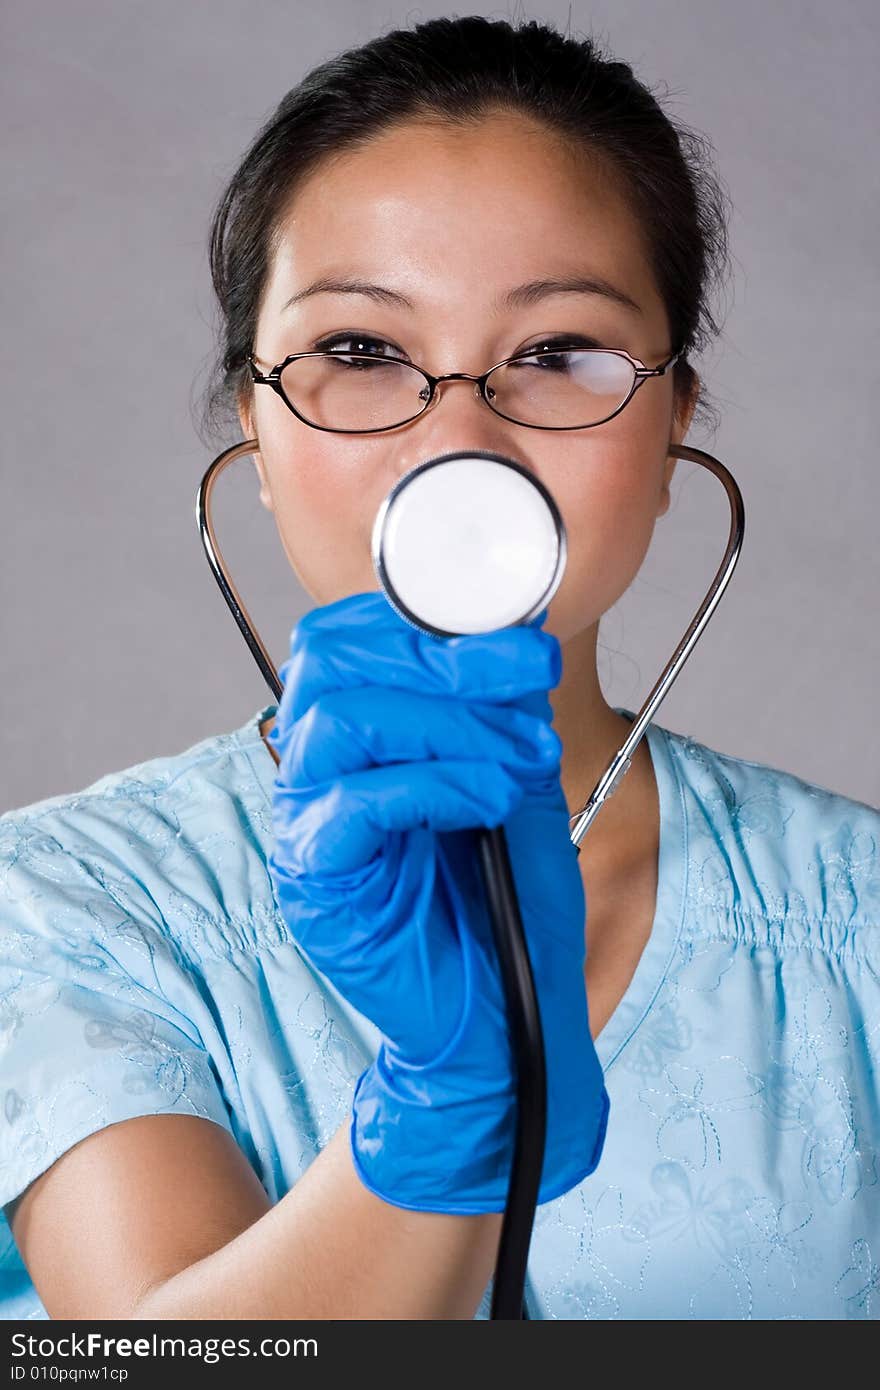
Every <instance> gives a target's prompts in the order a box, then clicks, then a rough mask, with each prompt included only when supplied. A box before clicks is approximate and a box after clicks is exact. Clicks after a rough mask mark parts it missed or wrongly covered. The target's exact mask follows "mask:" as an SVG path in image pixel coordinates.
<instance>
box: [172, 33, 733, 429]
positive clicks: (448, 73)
mask: <svg viewBox="0 0 880 1390" xmlns="http://www.w3.org/2000/svg"><path fill="white" fill-rule="evenodd" d="M499 108H500V109H502V110H507V111H515V112H520V113H523V114H524V115H526V116H528V117H531V118H533V119H537V120H538V121H539V122H544V124H545V125H546V126H547V127H548V128H549V129H550V130H551V131H554V132H557V133H559V134H561V135H562V136H563V137H565V138H568V139H570V140H574V141H575V142H579V143H580V144H581V145H582V146H584V147H586V149H587V150H588V151H589V152H590V153H591V154H592V155H594V156H598V157H599V158H603V159H604V160H605V161H607V164H608V165H610V167H611V168H612V170H614V172H615V173H616V175H617V179H618V184H619V186H620V187H621V189H622V191H623V194H624V196H625V197H626V198H627V200H628V203H629V206H630V207H631V208H632V210H633V212H634V214H635V216H636V218H637V220H638V222H639V224H640V226H641V228H642V230H643V235H644V236H645V241H646V246H647V250H648V255H649V258H650V261H651V264H652V268H653V272H654V276H655V280H656V284H657V286H658V290H659V293H660V296H661V298H662V300H663V302H664V304H665V306H666V312H667V317H668V320H669V326H670V330H671V335H672V347H674V346H675V345H678V346H680V347H683V349H684V353H683V356H682V357H681V358H680V359H679V361H678V362H677V363H676V365H675V368H674V369H673V370H674V383H675V390H676V395H677V398H678V399H679V400H680V399H682V398H687V397H689V396H690V395H691V394H692V392H693V390H694V389H695V387H696V384H697V374H696V372H695V371H694V369H693V367H691V365H690V363H689V362H688V361H687V356H688V355H689V354H691V353H693V352H699V351H701V350H702V348H703V347H704V346H705V344H706V343H707V342H708V341H709V340H710V339H711V338H713V337H715V336H717V335H718V334H719V333H720V331H721V330H720V327H719V325H718V324H717V323H716V321H715V319H714V318H713V316H712V312H711V310H710V308H709V304H708V296H709V291H710V289H711V288H712V287H713V286H714V284H715V283H716V282H721V281H722V280H723V278H724V276H725V274H726V271H727V269H728V265H727V257H728V244H727V223H726V212H727V203H728V197H727V194H726V192H725V191H724V190H723V187H722V185H721V182H720V180H719V179H718V177H717V175H716V173H715V171H714V168H713V165H712V160H711V158H710V155H709V150H710V148H711V146H710V142H709V141H708V140H707V139H706V137H704V136H701V135H698V134H696V133H694V132H693V131H691V130H689V129H688V128H687V127H684V126H682V125H680V124H679V125H675V124H673V122H672V121H671V120H670V118H669V117H668V116H667V115H666V113H665V112H664V111H663V110H662V109H661V107H660V105H659V104H658V102H657V100H656V99H655V97H654V96H653V94H652V93H651V92H650V91H649V90H648V89H647V88H646V87H645V86H643V85H642V83H641V82H639V81H638V80H637V79H636V77H635V76H634V74H633V71H632V68H631V67H629V66H628V64H626V63H619V62H615V61H613V60H610V59H608V58H606V57H603V56H601V55H600V52H599V49H598V47H597V44H596V42H595V40H594V39H593V38H592V37H590V38H583V39H574V38H571V37H568V36H566V35H563V34H561V33H559V32H558V31H557V30H556V29H554V28H552V27H550V26H549V25H547V24H543V23H539V22H537V21H535V20H529V21H528V22H525V23H522V24H519V25H517V26H516V27H514V26H512V25H511V24H510V23H508V22H507V21H506V20H496V19H486V18H484V17H483V16H480V15H468V16H465V17H457V16H456V17H454V18H446V19H432V20H428V21H427V22H425V23H423V24H417V25H416V26H415V27H414V28H412V29H395V30H394V31H393V32H391V33H388V34H385V35H382V36H380V37H378V38H375V39H372V40H371V41H370V42H368V43H366V44H363V45H362V46H361V47H359V48H352V49H349V50H347V51H346V52H344V53H341V54H339V55H338V56H337V57H334V58H331V59H329V60H328V61H327V62H324V63H321V64H320V65H319V66H318V67H315V68H313V69H312V71H311V72H309V73H308V74H307V75H306V76H305V77H304V78H303V80H302V81H301V82H300V83H299V84H298V85H297V86H296V87H293V88H292V89H291V90H290V91H289V92H288V93H287V95H286V96H285V97H283V99H282V100H281V102H280V103H279V105H278V106H277V108H276V110H275V111H274V112H273V114H272V116H271V117H270V118H269V120H268V122H267V123H266V124H265V125H264V126H263V128H262V129H261V130H260V131H259V133H258V134H257V136H256V138H255V139H254V141H253V143H252V144H251V146H250V149H249V150H248V151H247V153H246V154H245V156H244V158H243V159H242V161H241V163H240V164H239V166H238V168H237V169H236V171H235V173H234V174H233V176H232V178H231V180H230V182H229V184H228V185H227V187H226V189H225V191H224V192H223V194H222V196H221V198H220V201H219V203H218V204H217V207H216V209H215V212H214V215H213V219H212V223H211V231H210V242H209V256H210V267H211V279H212V282H213V285H214V291H215V294H216V296H217V301H218V304H219V307H220V313H221V319H222V322H221V342H220V347H219V353H218V356H217V358H216V361H215V362H214V364H213V369H212V370H213V375H212V379H211V381H210V382H209V383H208V386H207V388H206V390H205V391H204V392H203V395H202V411H201V420H200V423H199V433H200V435H201V436H202V437H203V438H205V437H206V436H207V438H212V439H214V440H217V441H220V440H221V438H222V436H223V432H224V430H225V428H226V427H227V425H228V424H232V425H233V426H234V428H235V431H236V433H235V438H239V437H240V428H239V421H238V417H237V414H236V406H237V403H238V402H239V401H240V400H244V401H248V400H250V392H251V391H252V390H253V383H252V382H251V379H250V375H249V372H248V368H247V364H246V360H245V359H246V354H247V353H248V352H250V351H252V349H253V342H254V337H255V334H256V325H257V318H258V312H259V305H260V300H261V295H262V292H263V288H264V286H265V282H266V277H267V274H268V271H269V267H270V263H271V256H272V253H273V249H274V244H275V237H276V236H277V233H278V230H279V225H280V223H281V221H282V219H283V217H284V214H285V212H286V211H287V209H288V207H289V204H290V201H291V199H292V198H293V196H294V195H295V192H296V188H297V186H298V185H299V184H300V182H301V181H302V180H303V179H304V178H305V177H306V176H307V175H308V174H309V173H310V172H311V171H312V170H313V169H314V168H315V167H316V166H317V165H318V164H320V162H321V161H322V160H324V159H327V158H329V157H331V156H333V155H336V154H339V153H340V152H342V151H344V150H348V149H351V148H353V147H355V146H356V145H358V144H359V143H365V142H368V141H369V140H370V139H371V138H372V137H374V136H375V135H377V134H378V133H379V132H380V131H382V130H383V129H387V128H389V127H391V126H393V125H395V124H399V123H402V122H404V121H405V120H406V119H407V118H410V117H412V118H422V119H425V118H427V119H434V120H436V119H439V120H441V121H443V122H447V123H449V124H450V125H456V124H464V123H466V122H474V121H476V120H479V119H480V118H481V117H483V116H485V115H487V114H489V113H490V112H492V111H495V110H497V109H499ZM672 347H671V348H670V350H672ZM694 419H695V420H699V421H700V423H703V424H708V425H710V426H711V427H712V428H713V429H717V427H718V416H717V410H716V409H715V407H714V406H712V405H710V404H709V403H708V400H707V392H706V391H705V388H703V386H702V383H700V392H699V396H698V399H697V404H696V409H695V414H694ZM206 442H207V439H206ZM225 442H227V443H229V442H232V441H231V440H226V441H225Z"/></svg>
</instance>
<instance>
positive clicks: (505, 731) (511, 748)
mask: <svg viewBox="0 0 880 1390" xmlns="http://www.w3.org/2000/svg"><path fill="white" fill-rule="evenodd" d="M545 703H546V707H547V710H546V712H547V713H548V714H551V715H552V711H551V710H550V703H549V701H548V700H546V697H545ZM561 754H562V741H561V739H560V738H559V735H558V734H557V733H556V732H555V730H554V729H553V728H551V726H550V723H549V722H548V719H547V718H546V717H545V718H540V717H538V716H537V715H534V714H530V713H528V712H526V711H525V710H522V709H519V708H518V707H516V706H515V705H490V704H480V705H474V704H470V705H465V704H463V703H461V702H460V701H458V700H452V699H440V698H438V697H437V696H429V695H422V694H419V693H417V692H414V691H410V690H396V689H395V690H389V689H387V688H384V687H380V686H375V685H363V686H357V687H353V688H352V689H348V690H334V691H331V692H330V693H329V694H327V695H322V696H321V697H320V698H319V699H318V700H316V701H315V703H314V704H313V705H312V706H311V707H310V708H309V709H308V710H307V711H306V713H305V714H304V715H303V716H302V718H301V719H298V720H297V721H296V723H295V724H294V725H293V727H292V728H291V730H290V733H289V737H288V739H287V741H286V744H285V746H284V750H283V754H282V755H281V760H280V766H279V772H278V778H277V780H278V781H279V782H281V783H283V785H284V786H285V787H287V788H298V787H303V786H315V785H316V784H318V783H321V782H329V781H332V780H333V779H334V778H337V777H340V776H344V775H345V774H346V773H350V772H356V771H360V770H362V769H364V768H368V767H375V766H376V765H377V764H384V763H418V762H425V761H430V760H435V759H440V760H444V761H445V760H448V759H454V758H464V759H485V760H487V761H488V760H490V759H491V760H495V761H497V762H503V763H506V764H508V765H509V766H510V767H512V768H515V769H519V770H522V771H526V772H528V771H531V770H533V769H534V768H535V767H536V766H537V767H541V768H548V767H551V766H554V765H555V764H557V763H558V762H559V760H560V757H561Z"/></svg>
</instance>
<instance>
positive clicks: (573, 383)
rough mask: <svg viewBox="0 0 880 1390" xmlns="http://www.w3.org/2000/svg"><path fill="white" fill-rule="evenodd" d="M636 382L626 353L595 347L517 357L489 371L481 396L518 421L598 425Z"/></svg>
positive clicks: (562, 426)
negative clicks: (483, 394)
mask: <svg viewBox="0 0 880 1390" xmlns="http://www.w3.org/2000/svg"><path fill="white" fill-rule="evenodd" d="M634 380H635V369H634V367H633V366H632V363H630V362H628V361H627V359H626V358H625V357H620V356H618V354H617V353H614V352H604V351H600V350H599V349H598V348H571V349H569V350H568V351H561V352H541V353H535V355H534V356H532V357H520V358H518V359H517V361H515V362H509V363H507V364H506V365H505V366H503V367H499V368H498V369H497V370H496V371H494V372H492V374H491V376H490V377H489V379H488V381H487V383H486V394H487V395H488V397H489V400H490V401H491V403H492V405H493V406H494V408H495V409H496V410H498V411H499V412H500V413H501V414H502V415H506V416H508V417H509V418H510V419H512V420H517V421H519V423H520V424H523V425H544V426H545V427H555V428H556V429H575V428H577V427H578V426H581V427H582V426H584V425H597V424H600V423H601V422H602V421H603V420H607V419H608V417H609V416H610V415H613V414H614V412H615V411H616V410H617V409H618V408H619V407H620V406H621V405H623V402H624V401H625V400H626V398H627V396H628V395H629V393H630V390H631V388H632V384H633V381H634Z"/></svg>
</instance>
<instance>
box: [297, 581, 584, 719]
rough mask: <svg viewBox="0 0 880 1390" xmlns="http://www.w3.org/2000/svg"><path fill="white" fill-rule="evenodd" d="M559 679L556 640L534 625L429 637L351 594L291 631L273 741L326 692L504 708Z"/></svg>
mask: <svg viewBox="0 0 880 1390" xmlns="http://www.w3.org/2000/svg"><path fill="white" fill-rule="evenodd" d="M545 615H546V610H545V613H544V614H542V615H540V617H541V618H543V617H544V616H545ZM561 674H562V649H561V646H560V644H559V641H558V639H557V638H556V637H554V636H553V635H552V634H551V633H547V632H542V631H541V629H540V628H539V627H538V626H536V625H535V623H533V624H529V625H526V626H514V627H506V628H500V629H497V630H496V631H493V632H487V633H468V634H465V635H463V636H460V637H448V638H442V637H435V636H434V635H433V634H431V633H425V632H422V631H421V630H420V629H418V628H415V627H413V626H412V625H411V624H410V623H407V622H405V621H404V619H403V618H401V617H400V615H399V614H398V613H397V612H395V610H394V609H393V608H392V607H391V605H390V603H389V602H388V600H387V598H386V597H385V594H384V593H369V594H355V595H352V596H349V597H348V598H346V599H341V600H339V601H338V602H337V603H335V604H329V605H327V606H326V607H325V608H319V609H313V610H312V611H311V612H310V613H307V614H306V615H305V616H304V617H303V618H301V619H300V621H299V622H298V623H297V624H296V626H295V627H294V629H293V631H292V633H291V641H290V659H289V660H288V661H286V662H284V664H283V665H282V667H281V669H280V671H279V677H280V679H281V681H282V685H283V693H282V697H281V700H280V701H279V708H278V714H277V716H276V724H277V725H278V727H279V740H281V739H283V737H284V735H285V733H286V730H287V729H288V728H289V726H290V725H291V724H292V723H294V722H295V721H296V720H297V719H299V718H301V717H302V715H303V714H304V713H305V712H306V710H307V709H308V708H309V707H310V706H311V705H312V704H313V703H314V701H315V700H316V699H318V698H319V697H320V696H321V695H323V694H326V693H327V692H329V691H330V690H338V689H343V688H346V687H350V686H359V685H385V686H389V687H392V688H403V689H409V690H420V691H423V692H425V693H437V694H446V695H463V696H467V697H469V698H472V699H477V700H485V701H488V702H492V703H504V702H506V701H510V700H513V699H516V698H518V697H519V696H521V695H523V694H524V693H527V692H530V691H547V690H548V689H551V688H552V687H554V686H556V685H558V683H559V680H560V677H561Z"/></svg>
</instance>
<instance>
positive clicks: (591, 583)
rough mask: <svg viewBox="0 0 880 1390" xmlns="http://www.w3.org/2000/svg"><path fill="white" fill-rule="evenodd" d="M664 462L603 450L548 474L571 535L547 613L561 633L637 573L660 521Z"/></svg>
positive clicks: (568, 633) (572, 630)
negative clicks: (610, 454) (616, 455)
mask: <svg viewBox="0 0 880 1390" xmlns="http://www.w3.org/2000/svg"><path fill="white" fill-rule="evenodd" d="M662 468H663V461H662V460H659V461H657V462H656V464H654V463H651V462H650V461H648V462H646V461H645V460H644V458H642V459H641V460H640V461H639V462H638V463H637V464H636V463H633V461H632V459H631V458H627V459H624V458H618V459H615V458H613V457H610V458H608V457H606V458H604V459H602V460H599V459H596V460H591V461H590V462H589V463H587V464H586V465H585V467H584V468H583V469H580V470H576V469H566V470H565V471H564V472H560V473H559V474H558V475H557V477H556V478H555V479H554V480H552V481H551V480H549V479H548V480H547V481H548V485H549V487H550V491H551V492H552V493H553V496H554V497H555V499H556V503H557V505H558V506H559V509H560V511H561V513H562V519H563V522H564V523H565V528H566V537H567V542H568V552H567V558H566V568H565V574H564V576H563V579H562V583H561V584H560V586H559V589H558V590H557V592H556V594H555V596H554V598H553V599H552V601H551V604H550V611H549V614H548V620H547V627H548V630H549V631H551V632H553V633H554V634H555V635H556V636H557V637H558V638H559V640H560V641H566V640H568V639H569V638H570V637H572V636H574V635H575V634H576V633H578V632H580V631H582V630H583V629H584V628H587V627H590V626H592V625H593V624H594V623H596V622H598V620H599V619H600V618H601V617H602V614H603V613H606V612H607V611H608V609H609V608H612V607H613V606H614V604H615V603H616V602H617V601H618V599H619V598H620V597H621V596H622V595H623V594H624V593H625V592H626V590H627V589H628V588H629V586H630V584H631V583H632V581H633V579H634V578H635V576H636V575H637V574H638V571H639V569H640V568H641V566H642V562H643V561H644V558H645V555H646V554H647V552H648V548H649V546H650V544H651V538H652V536H653V533H654V526H655V524H656V521H657V507H658V505H659V497H660V486H661V479H662Z"/></svg>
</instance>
